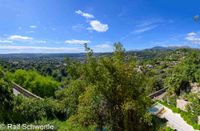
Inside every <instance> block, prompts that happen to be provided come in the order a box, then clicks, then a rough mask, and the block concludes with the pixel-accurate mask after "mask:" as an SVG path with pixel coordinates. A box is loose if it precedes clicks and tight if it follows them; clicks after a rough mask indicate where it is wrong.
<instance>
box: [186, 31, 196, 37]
mask: <svg viewBox="0 0 200 131" xmlns="http://www.w3.org/2000/svg"><path fill="white" fill-rule="evenodd" d="M195 35H197V33H195V32H190V33H188V34H187V36H195Z"/></svg>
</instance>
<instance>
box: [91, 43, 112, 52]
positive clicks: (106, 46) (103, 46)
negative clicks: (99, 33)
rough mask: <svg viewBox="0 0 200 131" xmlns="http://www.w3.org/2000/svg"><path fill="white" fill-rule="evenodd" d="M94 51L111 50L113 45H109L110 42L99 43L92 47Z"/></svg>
mask: <svg viewBox="0 0 200 131" xmlns="http://www.w3.org/2000/svg"><path fill="white" fill-rule="evenodd" d="M93 48H94V49H93V50H94V52H112V51H113V46H111V45H110V44H106V43H105V44H99V45H95V46H94V47H93Z"/></svg>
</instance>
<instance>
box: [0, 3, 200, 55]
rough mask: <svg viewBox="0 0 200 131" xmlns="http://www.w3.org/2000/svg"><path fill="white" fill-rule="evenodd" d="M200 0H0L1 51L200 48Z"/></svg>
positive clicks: (44, 51) (102, 50)
mask: <svg viewBox="0 0 200 131" xmlns="http://www.w3.org/2000/svg"><path fill="white" fill-rule="evenodd" d="M199 5H200V1H198V0H190V1H186V0H123V1H122V0H112V1H111V0H0V18H1V19H0V53H77V52H83V51H84V48H83V43H85V42H87V43H88V45H89V46H90V47H91V48H92V49H93V50H94V51H95V52H108V51H112V50H113V43H114V42H118V41H119V42H121V43H122V44H123V45H124V47H125V48H126V50H135V49H145V48H151V47H153V46H191V47H197V48H198V47H200V46H199V45H200V30H199V29H200V21H197V22H195V21H194V19H193V18H194V16H195V15H198V14H200V7H199Z"/></svg>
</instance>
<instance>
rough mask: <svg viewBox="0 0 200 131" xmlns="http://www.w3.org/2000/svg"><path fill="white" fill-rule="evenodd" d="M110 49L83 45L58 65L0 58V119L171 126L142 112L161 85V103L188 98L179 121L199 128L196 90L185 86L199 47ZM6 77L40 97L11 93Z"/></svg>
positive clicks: (194, 74) (195, 68) (134, 128)
mask: <svg viewBox="0 0 200 131" xmlns="http://www.w3.org/2000/svg"><path fill="white" fill-rule="evenodd" d="M114 47H115V48H114V52H113V53H112V54H103V55H100V56H96V55H94V53H93V51H92V50H91V49H90V48H88V47H87V44H85V50H86V52H87V53H86V55H85V58H84V60H77V59H70V58H66V59H65V61H64V63H62V62H61V64H60V63H59V66H55V63H54V64H53V62H52V64H47V63H49V62H46V63H45V64H44V63H39V62H38V64H33V63H30V62H29V63H28V64H24V63H19V64H16V63H10V62H6V61H0V64H1V66H2V68H1V69H0V105H2V106H0V123H4V124H7V123H13V124H23V123H27V124H52V125H54V126H55V130H61V131H63V130H74V131H82V130H113V131H154V130H155V131H157V130H160V131H162V130H171V129H170V128H169V127H166V122H165V121H164V120H162V119H160V118H157V117H155V116H152V115H151V114H149V113H148V112H147V110H148V108H149V107H151V105H152V104H153V103H154V102H153V101H152V100H151V99H150V98H149V97H148V95H149V94H150V93H152V92H155V91H157V90H159V89H162V88H164V87H165V88H167V95H165V96H164V98H163V99H162V102H163V104H165V105H168V106H169V107H171V108H172V109H173V110H175V107H176V105H177V103H176V101H177V99H184V100H187V101H189V104H188V105H187V106H186V111H184V113H183V115H184V117H185V118H184V119H186V121H187V122H188V123H189V124H190V125H193V127H194V128H195V129H199V125H198V119H197V118H198V116H199V115H200V100H199V92H195V93H194V92H192V91H191V86H190V85H191V83H200V51H199V50H195V49H172V50H164V51H163V50H162V51H159V50H144V51H143V52H126V51H125V50H124V48H123V47H122V45H121V44H120V43H116V44H115V45H114ZM147 56H148V57H147ZM44 62H45V60H44ZM23 64H24V65H23ZM22 65H23V67H19V66H22ZM20 68H21V69H20ZM12 81H14V82H15V83H17V84H19V85H20V86H22V87H23V88H26V89H27V90H29V91H30V92H32V93H34V94H36V95H38V96H40V97H42V98H44V99H31V98H25V97H23V96H22V95H18V96H14V95H13V92H12ZM178 110H180V109H178ZM177 112H183V111H177ZM187 114H192V115H187Z"/></svg>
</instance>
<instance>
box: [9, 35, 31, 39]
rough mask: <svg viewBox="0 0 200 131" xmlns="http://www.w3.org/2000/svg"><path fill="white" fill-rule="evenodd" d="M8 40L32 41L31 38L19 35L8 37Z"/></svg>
mask: <svg viewBox="0 0 200 131" xmlns="http://www.w3.org/2000/svg"><path fill="white" fill-rule="evenodd" d="M8 39H9V40H32V39H33V38H32V37H28V36H21V35H11V36H9V37H8Z"/></svg>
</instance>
